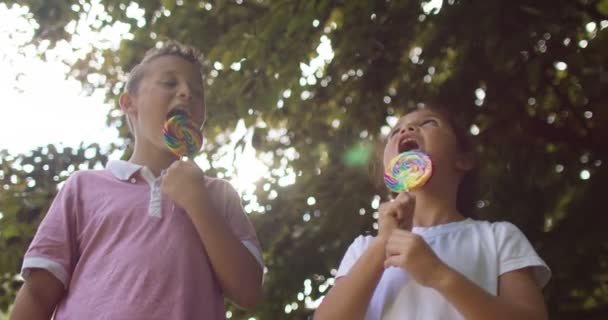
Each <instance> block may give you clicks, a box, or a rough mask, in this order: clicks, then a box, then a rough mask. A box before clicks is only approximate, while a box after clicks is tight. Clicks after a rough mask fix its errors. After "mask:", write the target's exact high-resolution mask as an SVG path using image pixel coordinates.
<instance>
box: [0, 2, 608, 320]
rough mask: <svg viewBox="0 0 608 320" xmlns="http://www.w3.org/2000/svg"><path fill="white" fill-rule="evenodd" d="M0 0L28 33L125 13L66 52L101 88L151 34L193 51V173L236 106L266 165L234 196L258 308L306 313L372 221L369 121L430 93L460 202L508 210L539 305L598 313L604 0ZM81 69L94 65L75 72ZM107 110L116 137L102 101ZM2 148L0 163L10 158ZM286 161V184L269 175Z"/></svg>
mask: <svg viewBox="0 0 608 320" xmlns="http://www.w3.org/2000/svg"><path fill="white" fill-rule="evenodd" d="M3 2H5V3H7V4H14V3H19V4H25V5H28V6H29V8H30V12H31V15H32V17H33V19H34V20H35V21H37V23H38V24H39V27H38V29H37V33H36V37H35V39H33V42H34V43H36V44H38V45H39V46H40V47H41V48H43V47H46V46H49V47H52V46H53V45H54V44H55V43H57V42H58V41H66V40H67V41H69V39H70V37H71V36H72V34H70V32H69V31H66V30H70V28H69V26H70V23H73V22H72V21H75V20H78V19H81V18H82V17H83V16H85V17H86V16H87V14H89V12H90V8H91V6H92V5H93V6H94V5H102V6H103V9H104V12H105V15H107V16H106V17H104V18H103V20H100V22H99V24H98V25H97V26H95V27H96V28H97V29H101V28H104V27H105V26H109V25H112V24H115V23H118V22H120V23H126V24H128V25H130V26H131V31H130V34H128V35H125V40H123V41H122V42H121V45H120V48H118V49H117V50H111V49H103V48H92V50H91V52H90V53H89V54H88V55H87V56H86V57H85V58H84V59H82V60H81V61H79V62H78V63H76V64H74V65H73V66H72V74H71V75H72V76H74V77H76V78H78V79H80V80H81V81H82V82H83V83H84V84H85V85H86V86H90V87H101V88H105V89H106V90H107V92H108V97H107V98H108V100H109V101H116V95H117V94H118V93H119V92H120V91H121V90H122V86H123V82H122V80H123V79H124V73H125V70H129V69H130V68H131V67H132V66H133V65H134V63H135V62H136V61H138V60H139V59H140V58H141V56H142V55H143V53H144V51H145V49H146V48H148V47H151V46H153V45H154V44H155V43H157V42H158V41H164V40H166V39H167V38H175V39H177V40H179V41H182V42H186V43H191V44H194V45H196V46H197V47H199V48H200V49H201V50H202V51H203V52H204V53H205V56H206V63H207V64H206V67H207V69H208V79H207V88H206V90H207V92H208V98H207V104H208V107H209V109H210V119H209V123H208V126H207V129H206V130H207V131H206V140H207V141H208V142H207V145H206V147H205V154H204V155H203V157H206V158H207V159H208V160H209V162H210V164H211V169H210V170H208V171H209V173H210V174H212V175H221V176H225V177H226V176H228V175H230V173H231V171H230V170H227V169H225V168H222V167H220V166H218V165H216V163H215V162H214V159H217V157H219V156H221V155H222V154H224V152H225V149H222V148H221V147H222V144H221V143H219V142H218V141H221V139H218V140H216V138H217V137H218V136H222V135H225V133H226V131H227V130H231V129H232V128H234V127H235V126H236V124H237V122H238V121H239V120H240V119H243V120H244V123H245V125H246V126H247V127H248V128H249V129H250V130H251V131H252V132H253V133H252V143H253V145H254V146H255V148H256V150H257V154H258V156H259V158H260V159H263V161H264V162H265V163H266V164H267V165H268V166H269V167H270V174H269V175H267V176H266V177H264V178H263V179H261V180H260V181H258V182H257V186H258V188H256V190H255V193H254V194H253V195H249V196H247V197H246V199H245V200H246V204H250V206H249V207H248V208H250V209H251V211H256V212H255V213H252V214H251V215H250V216H251V218H252V220H253V221H254V224H255V226H256V229H257V231H258V234H259V236H260V240H261V242H262V245H263V247H264V258H265V263H266V265H267V268H268V272H267V274H266V277H265V290H266V302H265V303H264V304H263V305H262V306H261V307H260V308H259V310H258V311H257V312H256V315H257V316H259V318H263V319H279V318H280V319H305V318H306V317H307V316H308V315H310V314H311V312H312V311H311V309H309V308H306V307H305V306H306V305H309V306H312V305H314V301H316V300H317V299H318V298H319V297H321V296H322V295H323V293H324V292H325V290H326V289H327V288H328V286H329V285H331V283H332V280H333V279H332V276H331V270H332V269H333V268H336V267H337V264H338V263H339V261H340V258H341V256H342V254H343V253H344V251H345V249H346V247H347V246H348V244H349V243H350V241H352V239H353V238H354V236H355V235H357V234H361V233H364V232H373V222H374V218H373V212H374V211H375V209H376V208H377V202H378V201H379V200H380V199H382V198H383V192H382V190H381V189H380V188H379V187H377V186H376V185H374V183H373V180H374V179H373V178H371V177H370V174H369V172H368V170H367V167H368V165H369V164H370V163H373V159H374V152H375V150H376V147H377V146H378V145H380V144H381V140H382V137H383V135H382V132H383V130H386V129H383V128H385V127H386V125H387V122H390V121H392V119H393V118H394V117H395V116H398V115H400V114H403V113H404V112H405V111H406V110H408V109H410V108H413V107H414V106H415V105H416V104H417V103H420V102H424V101H428V100H431V99H433V100H439V101H443V102H444V104H447V105H449V106H450V107H451V108H453V109H454V110H455V111H456V113H457V114H458V115H459V117H458V119H457V120H458V121H459V122H460V123H462V124H463V125H466V126H467V127H470V128H471V133H472V135H474V138H475V139H476V140H477V142H478V143H479V145H480V147H479V153H480V164H481V165H480V174H481V177H482V181H483V184H482V185H481V190H482V192H480V194H479V195H478V201H477V206H476V210H475V211H476V212H475V213H476V214H477V215H479V216H481V217H483V218H486V219H490V220H499V219H500V220H509V221H512V222H514V223H516V224H517V225H518V226H520V227H521V228H522V230H523V231H524V232H525V233H526V235H527V236H528V237H529V239H530V240H531V241H532V243H533V244H534V245H535V247H536V248H537V249H538V250H539V252H540V254H541V256H542V257H543V258H544V259H545V260H546V261H547V263H548V264H549V265H550V266H551V267H552V269H553V279H552V281H551V283H550V284H549V286H548V287H547V289H546V290H545V292H546V296H547V301H548V304H549V308H550V312H551V315H552V316H551V318H555V319H581V318H585V319H600V318H604V317H605V316H606V315H608V284H607V280H606V279H607V277H608V264H607V262H606V261H607V259H608V247H607V243H606V240H605V239H606V238H605V236H604V234H605V232H604V230H603V226H604V225H606V222H608V217H606V216H605V215H603V214H602V211H601V210H602V209H603V208H602V195H603V193H604V190H606V189H607V188H608V186H607V185H606V183H607V182H606V181H608V180H606V179H605V178H608V177H607V176H608V171H607V170H606V169H605V166H606V164H605V163H603V161H606V160H605V159H606V153H607V151H606V150H608V146H607V145H606V144H607V143H606V141H607V140H606V137H607V136H608V128H607V127H606V126H605V125H603V124H604V123H606V121H607V120H608V112H607V111H606V108H603V107H602V106H603V105H605V104H606V102H607V101H606V100H607V97H606V95H605V94H603V89H604V87H605V86H606V83H607V82H608V73H607V71H606V68H605V66H606V65H608V61H607V60H608V58H607V56H606V55H605V54H603V53H604V52H605V51H606V49H608V41H607V37H608V35H607V34H608V33H607V32H606V29H605V28H606V27H607V26H608V21H607V20H608V1H606V0H574V1H557V2H556V1H548V0H537V1H526V0H515V1H485V2H483V1H482V2H480V1H462V0H461V1H457V0H449V1H445V2H444V3H443V6H441V7H440V8H438V7H437V6H435V7H434V8H433V7H432V6H431V5H430V4H429V3H425V2H418V1H406V0H402V1H396V0H386V1H381V0H377V1H363V0H361V1H337V0H335V1H332V0H314V1H279V0H277V1H269V0H257V1H247V0H235V1H228V0H224V1H192V2H189V1H176V2H171V1H145V2H143V1H142V2H132V1H123V0H110V1H104V2H103V3H101V4H99V3H97V2H89V1H42V2H41V1H3ZM134 8H140V9H143V10H144V11H143V12H144V13H143V16H142V17H141V18H137V17H135V16H133V15H131V14H130V12H135V10H134ZM98 18H99V17H98ZM98 20H99V19H98ZM66 26H68V28H67V29H66ZM328 46H331V49H332V50H330V51H329V50H326V51H323V48H327V47H328ZM319 47H320V48H321V49H319V50H318V48H319ZM328 52H329V53H328ZM332 55H333V57H332ZM311 61H312V62H311ZM92 62H94V63H92ZM91 74H99V75H102V79H104V81H100V82H98V83H90V82H88V80H87V79H89V78H87V77H88V76H89V75H91ZM108 124H109V125H111V126H115V127H117V129H118V130H120V132H121V135H122V136H123V137H125V138H127V137H128V131H127V129H126V126H125V125H124V123H123V122H122V120H121V118H120V116H119V115H117V114H116V113H111V114H110V115H109V116H108ZM246 143H247V141H246V140H245V139H244V140H242V141H239V142H238V143H237V147H238V148H242V147H243V146H244V145H245V144H246ZM127 153H128V151H127ZM6 157H9V159H11V158H10V156H8V155H4V157H3V158H6ZM39 157H41V158H42V157H43V156H41V155H39ZM21 159H23V160H22V161H29V159H32V157H31V156H27V155H26V156H22V158H21ZM70 161H74V162H73V164H77V163H80V162H79V161H83V159H81V158H80V159H70ZM3 165H4V166H3V170H9V171H10V170H11V169H7V168H9V167H10V160H3ZM3 172H4V175H3V176H2V177H0V178H2V181H3V183H4V184H5V185H8V187H5V188H4V189H3V190H1V191H2V197H3V198H2V199H3V201H2V207H1V210H2V212H4V215H5V216H6V218H5V221H8V222H7V223H5V224H7V225H9V226H13V225H15V223H14V222H13V221H14V220H11V219H13V218H11V217H13V216H14V215H15V212H21V211H19V210H23V208H24V205H23V203H20V204H18V205H16V208H17V209H12V211H11V210H9V209H7V208H10V207H8V203H10V202H6V200H4V199H5V197H13V196H14V195H16V194H18V193H19V190H20V189H19V188H20V187H19V183H13V182H12V181H11V177H12V175H13V174H14V173H11V174H9V173H7V171H3ZM35 172H37V171H35ZM57 172H61V171H54V172H51V174H55V175H56V174H57ZM290 172H293V176H295V183H293V184H287V183H285V180H281V178H283V177H284V176H285V175H287V174H289V173H290ZM18 176H19V177H22V176H24V174H23V173H19V174H18ZM19 179H22V178H19ZM19 181H22V180H19ZM36 181H37V185H36V187H34V188H33V189H32V190H47V191H46V192H47V193H46V194H47V199H46V201H48V200H49V196H50V195H51V194H52V192H48V190H52V189H53V186H52V185H48V186H46V187H44V188H43V187H42V186H41V185H40V183H38V180H36ZM28 199H29V198H28ZM23 201H25V200H23ZM45 206H47V202H43V201H41V202H40V206H39V208H40V209H38V210H36V211H35V213H33V218H32V219H31V220H28V222H27V223H25V227H24V231H22V232H21V238H20V240H19V243H17V244H15V243H8V242H7V240H6V239H8V238H6V235H5V233H1V235H0V237H2V238H1V239H2V241H5V243H7V244H6V245H5V246H7V248H10V250H9V251H7V252H11V253H10V254H3V256H2V259H5V260H6V261H7V263H3V264H2V268H3V269H2V270H3V271H4V273H5V274H8V276H6V277H5V283H8V282H9V281H12V280H10V279H11V275H12V273H14V272H16V271H17V265H18V260H19V259H20V256H21V254H22V253H23V251H24V250H25V246H26V243H27V240H28V237H31V234H32V232H33V228H34V226H35V224H36V222H37V221H39V219H40V217H41V214H43V212H44V210H43V209H44V208H45ZM3 252H5V251H3ZM16 286H17V284H14V282H13V288H15V287H16ZM13 292H14V291H12V290H11V291H10V292H9V293H8V294H5V295H4V296H3V299H4V300H2V301H3V303H4V304H3V306H6V303H7V301H10V300H11V299H12V294H13ZM232 312H233V317H235V318H243V319H245V318H246V316H245V315H244V314H242V313H241V312H239V311H237V310H233V311H232Z"/></svg>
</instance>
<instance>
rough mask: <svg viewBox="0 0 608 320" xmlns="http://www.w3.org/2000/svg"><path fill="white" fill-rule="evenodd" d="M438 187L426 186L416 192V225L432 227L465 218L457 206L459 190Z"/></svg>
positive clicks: (414, 223)
mask: <svg viewBox="0 0 608 320" xmlns="http://www.w3.org/2000/svg"><path fill="white" fill-rule="evenodd" d="M438 189H439V188H436V189H435V190H433V189H430V188H425V189H424V190H420V191H418V192H416V194H415V196H416V207H415V209H414V218H413V225H414V226H417V227H430V226H435V225H440V224H446V223H450V222H455V221H460V220H464V219H465V217H464V216H463V215H462V214H461V213H460V212H458V209H457V208H456V194H457V190H456V189H455V188H454V190H446V188H441V189H442V190H441V189H440V190H438Z"/></svg>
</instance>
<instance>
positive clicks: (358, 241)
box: [336, 236, 374, 279]
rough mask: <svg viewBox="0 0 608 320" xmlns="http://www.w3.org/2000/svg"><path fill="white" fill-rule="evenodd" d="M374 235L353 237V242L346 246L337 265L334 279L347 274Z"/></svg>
mask: <svg viewBox="0 0 608 320" xmlns="http://www.w3.org/2000/svg"><path fill="white" fill-rule="evenodd" d="M373 239H374V237H372V236H358V237H357V238H355V240H354V241H353V243H351V245H350V246H349V247H348V249H347V250H346V253H345V254H344V257H343V258H342V261H341V262H340V267H338V272H337V273H336V279H338V278H340V277H343V276H345V275H347V274H348V272H349V271H350V269H351V268H352V267H353V265H354V264H355V263H356V262H357V260H359V257H360V256H361V255H362V254H363V252H365V250H366V249H367V247H368V246H369V245H370V243H371V242H372V241H373Z"/></svg>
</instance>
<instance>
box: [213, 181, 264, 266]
mask: <svg viewBox="0 0 608 320" xmlns="http://www.w3.org/2000/svg"><path fill="white" fill-rule="evenodd" d="M222 183H223V188H222V190H223V194H224V199H225V201H224V204H225V211H224V214H225V218H226V220H227V222H228V225H229V227H230V229H231V230H232V232H234V235H235V236H236V237H237V238H238V239H239V240H241V242H242V243H243V245H244V246H245V247H246V248H247V249H248V250H249V252H251V254H252V255H253V256H254V257H255V259H256V260H257V261H258V263H259V264H260V266H262V268H264V260H263V258H262V248H261V246H260V243H259V241H258V238H257V235H256V232H255V229H254V227H253V224H252V223H251V221H250V220H249V218H248V217H247V215H246V214H245V212H244V210H243V206H242V204H241V198H240V197H239V194H238V193H237V191H236V190H235V189H234V188H233V187H232V185H231V184H230V183H228V182H227V181H222Z"/></svg>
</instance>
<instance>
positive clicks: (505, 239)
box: [494, 222, 551, 287]
mask: <svg viewBox="0 0 608 320" xmlns="http://www.w3.org/2000/svg"><path fill="white" fill-rule="evenodd" d="M494 232H495V234H496V237H497V246H498V248H497V249H498V259H499V261H498V274H499V275H502V274H505V273H507V272H510V271H514V270H518V269H522V268H527V267H531V268H532V271H533V274H534V278H535V280H536V283H537V284H538V285H539V286H540V287H544V286H545V285H546V284H547V282H549V279H550V278H551V269H549V266H547V264H546V263H545V262H544V261H543V259H541V258H540V257H539V256H538V254H537V253H536V251H535V250H534V248H533V247H532V244H530V241H528V239H527V238H526V236H525V235H524V234H523V233H522V232H521V230H519V228H517V227H516V226H515V225H513V224H511V223H508V222H499V223H496V224H495V225H494Z"/></svg>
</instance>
